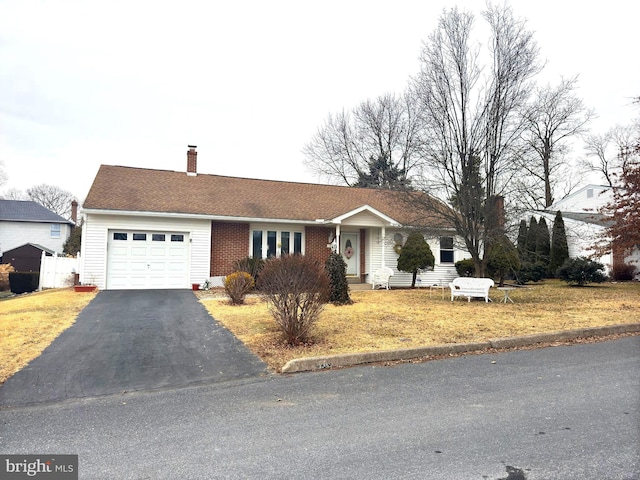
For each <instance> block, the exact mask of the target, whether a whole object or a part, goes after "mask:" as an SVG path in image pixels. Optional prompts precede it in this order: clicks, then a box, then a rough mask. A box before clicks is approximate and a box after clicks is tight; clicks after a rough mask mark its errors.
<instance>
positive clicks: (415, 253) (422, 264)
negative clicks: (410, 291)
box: [398, 232, 436, 288]
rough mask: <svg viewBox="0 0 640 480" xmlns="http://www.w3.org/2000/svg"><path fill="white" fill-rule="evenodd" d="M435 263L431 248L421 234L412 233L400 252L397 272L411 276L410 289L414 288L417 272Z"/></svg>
mask: <svg viewBox="0 0 640 480" xmlns="http://www.w3.org/2000/svg"><path fill="white" fill-rule="evenodd" d="M435 261H436V260H435V257H434V256H433V253H432V252H431V248H430V247H429V244H428V243H427V242H426V241H425V239H424V237H423V236H422V234H421V233H420V232H412V233H410V234H409V237H408V238H407V241H406V242H405V244H404V245H403V246H402V250H400V256H399V257H398V270H400V271H401V272H409V273H412V274H413V278H412V279H411V288H415V286H416V277H417V275H418V270H420V269H422V268H427V267H433V265H434V264H435Z"/></svg>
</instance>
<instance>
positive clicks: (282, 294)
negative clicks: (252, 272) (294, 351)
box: [258, 255, 329, 345]
mask: <svg viewBox="0 0 640 480" xmlns="http://www.w3.org/2000/svg"><path fill="white" fill-rule="evenodd" d="M258 290H259V292H260V295H262V297H263V298H264V299H265V300H266V301H267V302H268V305H269V311H270V312H271V314H272V315H273V318H274V319H275V321H276V323H277V324H278V325H279V326H280V328H281V329H282V331H283V332H284V334H285V336H286V340H287V343H289V344H291V345H300V344H302V343H305V342H306V341H307V340H308V339H309V337H310V332H311V329H312V328H313V326H314V324H315V323H316V321H317V320H318V316H319V315H320V312H321V311H322V309H323V308H324V305H325V303H326V302H327V301H328V297H329V277H328V276H327V273H326V271H325V269H324V266H323V265H322V264H321V263H320V262H317V261H315V260H313V259H311V258H309V257H305V256H302V255H285V256H282V257H280V258H274V259H271V260H268V261H267V262H266V263H265V266H264V268H263V269H262V272H261V273H260V278H259V279H258Z"/></svg>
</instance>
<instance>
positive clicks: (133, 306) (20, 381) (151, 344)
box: [0, 290, 267, 407]
mask: <svg viewBox="0 0 640 480" xmlns="http://www.w3.org/2000/svg"><path fill="white" fill-rule="evenodd" d="M266 373H267V367H266V365H265V364H264V363H263V362H262V361H261V360H260V359H259V358H258V357H256V356H255V355H254V354H252V353H251V352H250V351H249V350H248V349H247V348H246V347H245V346H244V345H243V344H242V343H241V342H240V341H239V340H238V339H237V338H235V337H234V336H233V335H232V334H231V333H230V332H229V331H228V330H226V329H225V328H223V327H222V326H221V325H219V324H218V323H217V322H216V321H215V320H213V319H212V318H211V316H210V315H209V314H208V313H207V311H206V309H205V308H204V306H203V305H202V304H201V303H200V302H199V301H198V300H197V298H196V297H195V296H194V295H193V293H192V292H191V291H188V290H109V291H103V292H100V293H99V294H98V295H97V296H96V298H95V299H94V300H93V301H92V302H91V303H90V304H89V305H88V306H87V307H86V308H85V309H84V310H83V311H82V312H81V313H80V315H79V316H78V319H77V321H76V323H75V324H74V325H73V326H72V327H71V328H69V329H67V330H66V331H65V332H63V333H62V334H61V335H60V336H59V337H58V338H57V339H56V340H55V341H54V342H53V343H52V344H51V345H50V346H49V347H47V348H46V349H45V351H44V352H43V353H42V355H40V356H39V357H38V358H36V359H35V360H33V361H32V362H31V363H29V365H27V366H26V367H25V368H23V369H22V370H21V371H19V372H18V373H16V374H15V375H14V376H13V377H11V378H9V379H8V380H7V381H6V382H5V384H4V385H2V386H0V406H1V407H7V406H17V405H29V404H36V403H48V402H55V401H61V400H65V399H70V398H83V397H93V396H100V395H109V394H119V393H123V392H130V391H136V390H153V389H159V388H173V387H183V386H188V385H197V384H205V383H214V382H222V381H227V380H232V379H240V378H247V377H254V376H258V375H262V374H266Z"/></svg>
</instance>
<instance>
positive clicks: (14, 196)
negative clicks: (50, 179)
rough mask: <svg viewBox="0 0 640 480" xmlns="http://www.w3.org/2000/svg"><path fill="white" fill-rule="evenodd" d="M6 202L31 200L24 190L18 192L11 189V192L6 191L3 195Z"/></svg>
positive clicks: (15, 189)
mask: <svg viewBox="0 0 640 480" xmlns="http://www.w3.org/2000/svg"><path fill="white" fill-rule="evenodd" d="M1 198H3V199H4V200H29V196H28V195H27V194H26V193H25V192H23V191H22V190H18V189H17V188H10V189H9V190H5V191H4V192H3V193H2V197H1Z"/></svg>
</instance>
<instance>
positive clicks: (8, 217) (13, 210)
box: [0, 200, 71, 224]
mask: <svg viewBox="0 0 640 480" xmlns="http://www.w3.org/2000/svg"><path fill="white" fill-rule="evenodd" d="M3 220H4V221H10V222H37V223H69V224H70V223H71V222H70V221H69V220H66V219H65V218H63V217H61V216H60V215H58V214H57V213H53V212H52V211H51V210H48V209H46V208H44V207H43V206H42V205H40V204H39V203H36V202H32V201H30V200H0V221H3Z"/></svg>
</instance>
